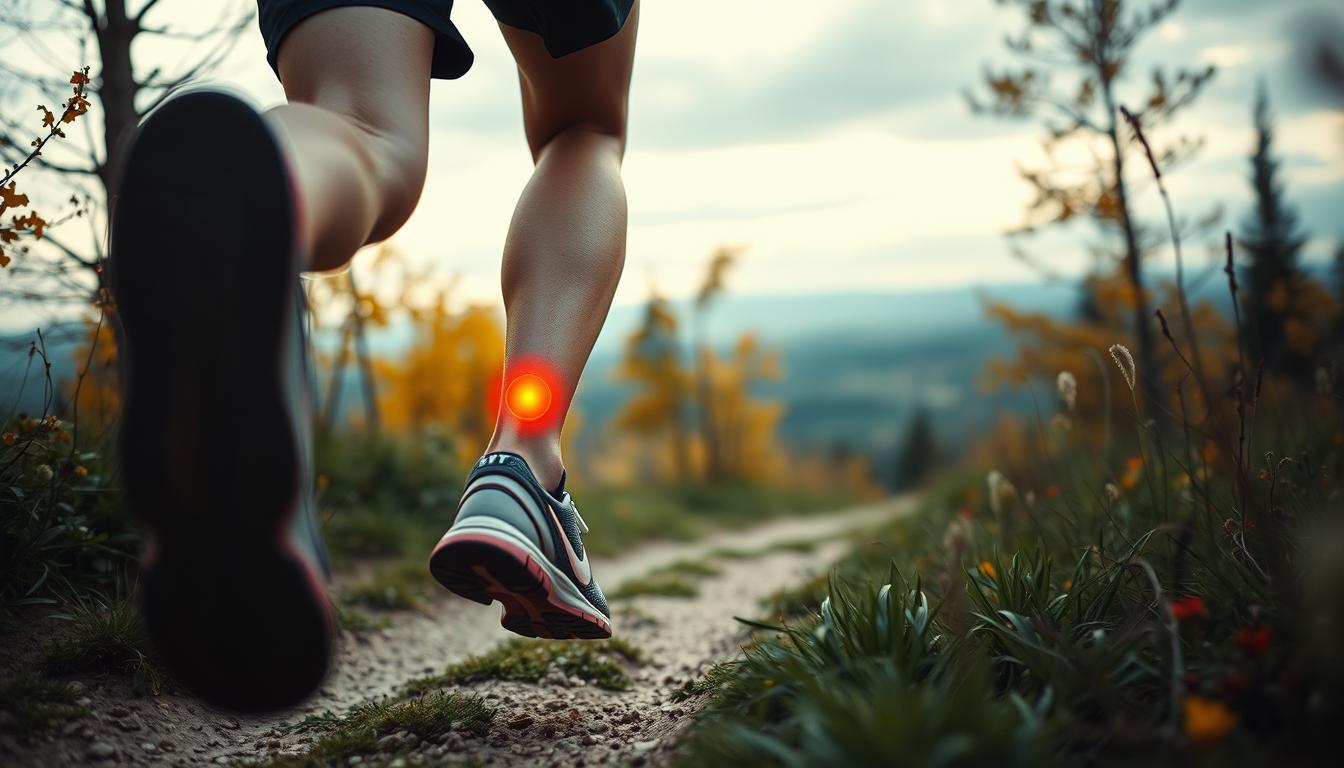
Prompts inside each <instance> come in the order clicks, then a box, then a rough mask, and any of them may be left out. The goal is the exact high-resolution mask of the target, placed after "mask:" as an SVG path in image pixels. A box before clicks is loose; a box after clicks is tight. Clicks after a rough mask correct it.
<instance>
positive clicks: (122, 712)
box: [107, 707, 131, 717]
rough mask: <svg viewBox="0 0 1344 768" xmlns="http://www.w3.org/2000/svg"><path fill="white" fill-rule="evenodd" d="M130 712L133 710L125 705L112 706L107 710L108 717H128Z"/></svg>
mask: <svg viewBox="0 0 1344 768" xmlns="http://www.w3.org/2000/svg"><path fill="white" fill-rule="evenodd" d="M129 714H131V710H129V709H127V708H125V707H112V708H111V709H109V710H107V716H108V717H126V716H127V715H129Z"/></svg>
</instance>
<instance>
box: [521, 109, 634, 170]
mask: <svg viewBox="0 0 1344 768" xmlns="http://www.w3.org/2000/svg"><path fill="white" fill-rule="evenodd" d="M556 152H558V153H562V154H571V153H579V154H581V155H583V156H588V157H593V158H607V159H610V160H611V161H613V162H615V163H616V164H617V165H618V166H619V164H620V162H621V159H622V157H623V156H624V155H625V124H624V123H623V122H622V123H616V122H604V121H592V120H577V121H574V122H571V123H567V124H564V125H560V126H556V127H555V128H554V129H553V130H552V131H549V132H547V133H546V134H545V136H544V138H540V137H539V138H538V140H537V141H533V142H532V159H533V161H534V162H538V163H540V162H541V161H542V159H543V158H544V157H545V156H546V155H548V154H551V153H556Z"/></svg>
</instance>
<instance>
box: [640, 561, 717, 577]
mask: <svg viewBox="0 0 1344 768" xmlns="http://www.w3.org/2000/svg"><path fill="white" fill-rule="evenodd" d="M654 573H658V574H669V575H676V576H688V577H692V578H708V577H710V576H718V575H719V574H720V573H721V571H720V570H719V569H718V568H715V567H714V566H712V565H710V564H709V563H706V562H703V561H700V560H677V561H676V562H673V563H668V564H667V565H665V566H663V567H661V568H658V569H656V570H655V571H654Z"/></svg>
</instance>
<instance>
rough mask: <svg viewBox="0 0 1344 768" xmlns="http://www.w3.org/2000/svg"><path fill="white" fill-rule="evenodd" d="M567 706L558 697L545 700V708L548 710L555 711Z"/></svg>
mask: <svg viewBox="0 0 1344 768" xmlns="http://www.w3.org/2000/svg"><path fill="white" fill-rule="evenodd" d="M567 706H569V705H568V704H566V703H565V702H564V701H561V700H560V699H551V700H550V701H547V702H546V709H548V710H550V711H551V712H557V711H559V710H562V709H564V708H565V707H567Z"/></svg>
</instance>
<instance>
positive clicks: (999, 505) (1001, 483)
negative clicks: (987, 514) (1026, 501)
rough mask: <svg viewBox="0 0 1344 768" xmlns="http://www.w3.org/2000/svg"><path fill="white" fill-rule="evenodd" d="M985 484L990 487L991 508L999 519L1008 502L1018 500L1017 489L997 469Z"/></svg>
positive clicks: (991, 473)
mask: <svg viewBox="0 0 1344 768" xmlns="http://www.w3.org/2000/svg"><path fill="white" fill-rule="evenodd" d="M985 484H986V485H988V486H989V508H990V509H991V510H992V511H993V512H994V515H995V516H996V517H997V516H998V515H999V514H1001V513H1002V512H1003V509H1004V507H1005V506H1006V505H1007V504H1008V502H1010V501H1012V500H1013V499H1016V498H1017V488H1016V487H1014V486H1013V484H1012V483H1011V482H1009V481H1008V478H1006V477H1004V476H1003V473H1002V472H1000V471H999V470H997V469H995V470H992V471H991V472H990V473H989V475H988V476H987V477H986V478H985Z"/></svg>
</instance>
